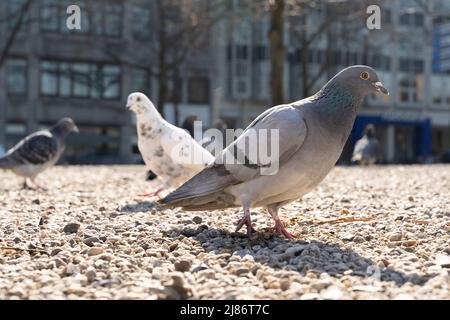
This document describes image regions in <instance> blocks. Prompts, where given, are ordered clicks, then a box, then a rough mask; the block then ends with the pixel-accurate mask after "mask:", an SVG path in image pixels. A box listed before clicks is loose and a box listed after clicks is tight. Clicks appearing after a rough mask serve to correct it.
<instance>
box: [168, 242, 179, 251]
mask: <svg viewBox="0 0 450 320" xmlns="http://www.w3.org/2000/svg"><path fill="white" fill-rule="evenodd" d="M176 248H178V242H172V243H171V244H170V245H169V251H170V252H172V251H174V250H175V249H176Z"/></svg>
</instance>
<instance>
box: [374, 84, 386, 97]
mask: <svg viewBox="0 0 450 320" xmlns="http://www.w3.org/2000/svg"><path fill="white" fill-rule="evenodd" d="M372 85H373V86H374V87H375V89H376V90H377V91H378V92H382V93H384V94H385V95H389V91H388V90H387V89H386V88H385V87H384V85H383V84H382V83H381V82H380V81H377V82H373V83H372Z"/></svg>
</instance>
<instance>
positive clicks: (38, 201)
mask: <svg viewBox="0 0 450 320" xmlns="http://www.w3.org/2000/svg"><path fill="white" fill-rule="evenodd" d="M31 203H32V204H41V201H40V200H39V199H34V200H33V201H31Z"/></svg>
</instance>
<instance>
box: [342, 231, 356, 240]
mask: <svg viewBox="0 0 450 320" xmlns="http://www.w3.org/2000/svg"><path fill="white" fill-rule="evenodd" d="M354 237H355V235H354V234H353V233H345V234H343V235H342V236H341V239H342V240H343V241H352V240H353V238H354Z"/></svg>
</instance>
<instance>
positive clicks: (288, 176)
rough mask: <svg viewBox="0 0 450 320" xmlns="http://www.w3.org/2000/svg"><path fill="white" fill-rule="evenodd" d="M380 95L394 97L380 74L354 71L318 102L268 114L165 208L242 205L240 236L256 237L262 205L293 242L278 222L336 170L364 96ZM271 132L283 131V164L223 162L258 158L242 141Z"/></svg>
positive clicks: (174, 194)
mask: <svg viewBox="0 0 450 320" xmlns="http://www.w3.org/2000/svg"><path fill="white" fill-rule="evenodd" d="M375 92H382V93H384V94H388V91H387V90H386V88H385V87H384V86H383V84H382V83H381V82H380V80H379V79H378V75H377V73H376V72H375V70H373V69H372V68H370V67H368V66H363V65H359V66H352V67H348V68H346V69H344V70H342V71H341V72H339V73H338V74H337V75H336V76H334V77H333V78H332V79H331V80H330V81H329V82H328V83H327V84H325V86H324V87H323V88H322V89H321V90H320V91H319V92H317V93H316V94H315V95H314V96H311V97H308V98H305V99H303V100H300V101H296V102H293V103H290V104H285V105H280V106H275V107H273V108H270V109H268V110H266V111H265V112H264V113H262V114H261V115H260V116H259V117H258V118H256V119H255V120H254V121H253V122H252V123H251V124H250V126H249V127H248V128H247V129H246V130H245V131H244V132H243V134H242V135H240V136H239V138H238V139H236V140H235V141H234V142H233V143H232V144H230V145H229V146H228V147H227V148H226V149H225V150H224V151H223V152H221V153H220V154H219V155H218V156H217V157H216V159H215V161H214V162H213V163H211V164H210V165H209V166H208V167H207V168H205V169H203V170H202V171H201V172H200V173H199V174H197V175H196V176H194V177H193V178H192V179H190V180H189V181H187V182H186V183H185V184H184V185H182V186H181V187H180V188H178V189H177V190H175V191H174V192H172V193H171V194H169V195H168V196H167V197H165V198H164V199H163V200H161V201H160V204H161V205H162V208H164V207H167V208H171V207H182V208H183V209H184V210H195V211H204V210H215V209H225V208H232V207H241V206H242V207H243V209H244V216H243V218H242V219H241V220H240V221H239V223H238V225H237V228H236V231H238V230H239V229H241V227H242V226H244V225H246V227H247V235H248V236H249V237H250V236H251V235H252V233H253V232H254V229H253V227H252V224H251V213H250V209H251V208H258V207H263V208H266V209H267V210H268V212H269V213H270V215H271V216H272V218H273V220H274V221H275V225H274V227H273V228H272V230H273V231H275V232H277V233H279V234H281V235H283V236H285V237H287V238H294V236H293V235H292V234H290V233H289V232H287V230H286V229H285V227H284V225H283V223H282V222H281V220H280V218H279V217H278V211H279V209H280V208H281V207H282V206H284V205H286V204H288V203H290V202H292V201H295V200H297V199H299V198H301V197H302V196H304V195H305V194H307V193H309V192H310V191H311V190H313V189H314V188H315V187H316V186H317V185H318V184H319V183H320V182H321V181H322V180H323V179H324V178H325V177H326V176H327V175H328V173H329V172H330V171H331V169H333V167H334V165H335V164H336V161H337V160H338V159H339V156H340V155H341V153H342V150H343V148H344V145H345V143H346V141H347V139H348V137H349V135H350V132H351V130H352V127H353V124H354V122H355V118H356V114H357V112H358V109H359V106H360V105H361V103H362V101H363V99H364V97H365V96H367V95H368V94H371V93H375ZM272 129H276V130H278V132H279V138H278V139H277V141H275V142H278V144H279V157H277V159H275V160H273V161H272V162H267V160H266V161H264V159H256V161H252V162H247V161H244V162H240V161H237V162H236V161H224V159H226V157H227V155H228V156H231V157H234V160H237V158H236V156H237V157H238V158H244V159H254V157H253V156H252V155H251V154H249V153H248V149H249V148H245V143H244V144H242V143H241V142H242V141H244V142H245V141H246V140H244V139H247V138H248V137H249V136H250V135H251V134H254V135H255V136H258V133H259V132H260V130H268V131H269V132H270V130H272ZM252 130H255V131H256V134H255V132H254V131H253V132H252ZM268 140H270V136H269V138H268ZM255 143H256V142H255ZM269 144H270V141H268V145H269ZM240 145H241V146H242V145H244V148H242V147H241V148H240V147H239V146H240ZM236 150H237V151H236ZM240 154H241V155H242V154H243V155H244V157H241V156H239V155H240ZM272 165H276V166H277V167H278V171H276V172H273V173H272V174H271V175H268V174H263V171H262V170H263V169H264V168H267V167H268V166H272Z"/></svg>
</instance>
